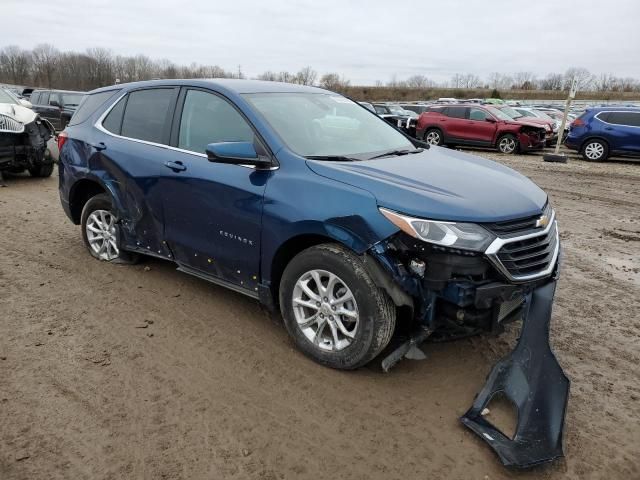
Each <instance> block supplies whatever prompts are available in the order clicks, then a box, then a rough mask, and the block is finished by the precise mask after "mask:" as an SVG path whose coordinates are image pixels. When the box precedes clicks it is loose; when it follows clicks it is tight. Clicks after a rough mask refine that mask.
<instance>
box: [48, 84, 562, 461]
mask: <svg viewBox="0 0 640 480" xmlns="http://www.w3.org/2000/svg"><path fill="white" fill-rule="evenodd" d="M59 146H60V162H59V177H60V178H59V180H60V185H59V190H60V199H61V201H62V206H63V208H64V211H65V212H66V214H67V215H68V217H69V218H70V219H71V221H73V222H74V223H75V224H78V225H81V232H82V237H83V240H84V243H85V244H86V247H87V249H88V251H89V253H90V254H91V255H92V256H94V257H95V258H96V259H98V260H102V261H106V262H114V263H133V262H136V261H137V260H138V259H139V257H140V256H142V255H150V256H153V257H158V258H161V259H164V260H168V261H172V262H175V264H176V265H177V268H178V270H180V271H182V272H185V273H188V274H191V275H195V276H197V277H199V278H202V279H204V280H207V281H210V282H212V283H214V284H218V285H222V286H224V287H227V288H230V289H232V290H235V291H237V292H240V293H243V294H245V295H248V296H250V297H253V298H256V299H258V300H259V301H260V302H261V303H262V304H264V305H265V306H266V307H268V308H270V309H273V310H276V309H279V310H280V312H281V313H282V317H283V319H284V324H285V326H286V329H287V331H288V333H289V334H290V335H291V337H292V338H293V340H294V342H295V343H296V345H297V346H298V348H299V349H300V350H301V351H302V352H304V353H305V354H306V355H308V356H309V357H311V358H312V359H314V360H315V361H317V362H319V363H321V364H324V365H327V366H330V367H334V368H341V369H353V368H357V367H359V366H362V365H364V364H366V363H368V362H370V361H371V360H372V359H374V358H376V357H377V356H378V355H379V354H381V353H382V352H383V350H385V349H386V350H385V353H384V354H383V356H382V357H384V359H383V360H382V367H383V369H385V370H388V369H389V368H390V367H391V366H392V365H393V364H395V363H396V362H397V361H399V360H400V359H401V358H403V357H405V356H409V357H413V358H416V357H417V356H420V355H421V352H419V351H417V350H418V349H417V346H418V345H419V344H420V343H422V341H424V340H425V339H426V338H427V337H431V338H432V339H434V340H446V339H455V338H460V337H464V336H469V335H474V334H478V333H481V332H493V333H499V332H500V331H501V330H502V327H503V325H504V324H505V323H507V322H509V321H512V320H515V319H522V320H523V323H524V327H523V331H522V333H521V336H520V340H519V343H518V346H517V347H516V349H515V350H514V352H513V353H512V355H511V356H510V357H507V358H505V359H503V360H502V361H501V363H500V364H499V365H497V366H496V367H495V368H494V372H493V373H492V374H491V376H490V377H489V383H488V384H487V385H486V386H485V388H484V390H483V391H482V392H481V393H480V394H479V395H478V397H476V400H475V403H474V405H473V407H472V408H471V409H470V410H469V412H467V414H466V415H465V416H464V417H463V422H464V423H465V425H467V426H468V427H469V428H471V429H472V430H474V431H475V432H476V433H477V434H478V435H479V436H480V437H481V438H483V439H484V440H486V441H488V440H487V439H490V440H491V441H492V442H494V440H496V439H499V440H500V442H499V443H495V442H494V443H493V444H492V447H493V448H494V450H496V452H498V454H499V455H500V456H501V458H502V459H503V461H504V462H505V463H506V464H511V465H520V466H523V465H530V464H533V463H538V462H541V461H547V460H551V459H553V458H556V457H557V456H559V455H561V454H562V449H561V442H562V423H563V421H564V408H565V406H566V399H567V394H568V380H567V379H566V377H565V376H564V374H563V372H562V369H561V368H560V366H559V364H558V363H557V361H556V360H555V357H554V356H553V354H552V352H551V350H550V347H549V343H548V331H549V321H550V316H551V305H552V302H553V298H554V293H555V285H556V278H557V274H558V268H559V266H558V265H559V252H560V243H559V238H558V228H557V223H556V218H555V212H554V210H553V208H552V207H551V205H550V203H549V201H548V198H547V195H546V194H545V192H543V191H542V190H541V189H540V188H538V187H537V186H536V185H535V184H534V183H533V182H531V181H530V180H529V179H528V178H526V177H525V176H523V175H521V174H519V173H517V172H515V171H514V170H511V169H509V168H507V167H505V166H503V165H500V164H498V163H494V162H491V161H489V160H485V159H482V158H478V157H475V156H472V155H468V154H466V153H462V152H458V151H454V150H448V149H445V148H441V147H437V146H431V147H429V146H428V145H426V144H423V143H422V142H420V141H418V140H416V139H414V138H410V137H409V136H407V135H405V134H404V133H403V132H401V131H400V130H398V129H397V128H395V127H394V126H392V125H390V124H389V123H387V122H385V121H384V120H382V119H381V118H379V117H378V116H377V115H376V114H375V113H372V112H371V111H369V110H367V109H366V108H365V107H363V106H361V105H359V104H357V103H355V102H353V101H351V100H350V99H348V98H345V97H343V96H341V95H338V94H336V93H332V92H329V91H327V90H323V89H319V88H313V87H305V86H299V85H290V84H284V83H276V82H258V81H249V80H215V81H214V80H161V81H150V82H140V83H132V84H127V85H117V86H112V87H106V88H101V89H98V90H94V91H93V92H90V93H89V94H88V95H86V97H85V98H84V99H83V101H82V104H81V105H80V106H79V108H78V110H77V111H76V113H75V114H74V116H73V118H72V119H71V121H70V123H69V125H68V127H67V128H66V130H65V131H64V132H62V133H61V134H60V137H59ZM394 333H396V335H394ZM390 342H391V343H390ZM539 387H540V388H539ZM498 391H502V392H505V393H506V394H507V395H508V396H509V398H512V399H513V400H514V402H515V403H516V405H517V407H518V408H519V409H520V410H521V411H520V416H519V418H518V422H519V423H518V425H519V426H518V428H519V430H518V432H519V433H518V435H517V439H516V440H517V442H512V441H511V439H509V438H507V437H505V436H504V435H502V434H501V433H500V432H499V431H498V430H497V429H495V428H494V427H492V426H491V425H490V424H489V423H488V422H486V420H484V418H483V417H482V416H481V412H482V410H483V409H484V407H485V406H486V405H487V404H488V402H489V401H490V400H491V398H492V397H493V395H494V394H495V393H496V392H498ZM527 392H529V393H527ZM534 412H535V413H534Z"/></svg>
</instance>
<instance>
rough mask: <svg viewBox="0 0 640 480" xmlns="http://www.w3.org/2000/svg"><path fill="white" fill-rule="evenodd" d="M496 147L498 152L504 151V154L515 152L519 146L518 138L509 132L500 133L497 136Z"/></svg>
mask: <svg viewBox="0 0 640 480" xmlns="http://www.w3.org/2000/svg"><path fill="white" fill-rule="evenodd" d="M496 148H497V149H498V151H499V152H500V153H504V154H506V155H511V154H513V153H516V152H517V151H518V148H519V145H518V139H517V138H516V137H515V136H514V135H512V134H510V133H507V134H506V135H502V136H501V137H500V138H498V142H497V143H496Z"/></svg>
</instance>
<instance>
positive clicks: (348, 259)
mask: <svg viewBox="0 0 640 480" xmlns="http://www.w3.org/2000/svg"><path fill="white" fill-rule="evenodd" d="M311 271H324V272H326V273H330V274H333V275H335V276H337V277H339V278H338V279H339V280H340V281H341V282H343V283H344V285H345V286H346V288H348V289H349V290H350V291H351V293H352V294H353V297H354V298H355V304H356V305H357V312H358V323H357V327H356V328H355V332H354V333H353V335H354V336H353V338H352V339H350V344H349V345H348V346H346V347H344V348H342V349H339V350H336V349H329V350H327V349H324V350H323V349H322V348H320V346H318V345H316V344H315V343H314V342H313V341H311V340H310V339H309V338H308V337H307V336H306V335H305V333H304V332H303V328H301V327H300V324H299V322H298V320H297V318H296V313H295V312H294V300H293V297H294V289H295V288H296V285H297V284H298V282H299V280H301V279H303V278H305V275H307V274H309V272H311ZM307 285H308V284H307ZM296 305H297V304H296ZM323 307H324V303H323ZM298 308H300V307H298ZM280 309H281V312H282V317H283V319H284V324H285V326H286V328H287V331H288V332H289V335H291V337H292V338H293V340H294V342H295V343H296V345H297V347H298V348H299V349H300V350H302V352H303V353H304V354H305V355H307V356H308V357H310V358H312V359H313V360H315V361H316V362H318V363H321V364H323V365H326V366H328V367H331V368H337V369H345V370H348V369H354V368H358V367H360V366H362V365H365V364H366V363H368V362H370V361H371V360H372V359H373V358H375V357H376V356H377V355H378V354H379V353H380V352H381V351H382V350H383V349H384V347H385V346H386V345H387V344H388V343H389V341H390V340H391V336H392V335H393V332H394V329H395V324H396V308H395V305H394V304H393V302H392V300H391V299H390V298H389V296H388V295H387V294H386V292H384V291H383V290H381V289H380V288H378V286H377V285H376V284H375V282H374V281H373V279H372V278H371V276H370V275H369V273H368V271H367V270H366V269H365V267H364V265H363V263H362V261H361V260H360V258H359V257H358V256H357V255H355V254H354V253H352V252H351V251H349V250H348V249H346V248H344V247H342V246H340V245H337V244H322V245H317V246H314V247H311V248H308V249H307V250H304V251H302V252H301V253H299V254H298V255H297V256H296V257H294V259H293V260H291V262H290V263H289V264H288V265H287V267H286V269H285V271H284V273H283V276H282V280H281V282H280ZM311 311H313V310H311ZM318 311H320V310H318ZM327 328H328V327H327Z"/></svg>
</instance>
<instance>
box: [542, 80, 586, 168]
mask: <svg viewBox="0 0 640 480" xmlns="http://www.w3.org/2000/svg"><path fill="white" fill-rule="evenodd" d="M577 89H578V79H577V78H574V79H573V81H572V82H571V87H570V89H569V96H568V97H567V102H566V104H565V106H564V115H562V122H561V123H560V128H558V141H557V142H556V148H555V150H554V152H553V153H550V154H547V155H543V156H542V159H543V160H544V161H545V162H558V163H567V156H566V155H565V154H562V155H561V154H560V145H561V144H562V137H563V135H564V127H565V126H566V125H567V117H568V115H569V108H570V107H571V102H573V99H574V98H576V91H577Z"/></svg>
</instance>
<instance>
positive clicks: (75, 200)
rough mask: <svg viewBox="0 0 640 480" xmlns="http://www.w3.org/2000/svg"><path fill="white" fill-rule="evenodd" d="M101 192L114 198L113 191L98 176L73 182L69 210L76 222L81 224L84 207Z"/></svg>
mask: <svg viewBox="0 0 640 480" xmlns="http://www.w3.org/2000/svg"><path fill="white" fill-rule="evenodd" d="M101 193H107V194H109V196H111V198H113V192H111V191H110V189H109V188H108V187H107V186H106V185H105V184H104V183H103V182H101V181H100V180H99V179H97V178H82V179H80V180H78V181H77V182H75V183H74V184H73V186H72V187H71V189H70V191H69V210H70V211H71V219H72V220H73V223H74V224H76V225H80V221H81V216H82V209H83V208H84V206H85V205H86V203H87V202H88V201H89V199H90V198H92V197H95V196H96V195H99V194H101Z"/></svg>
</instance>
